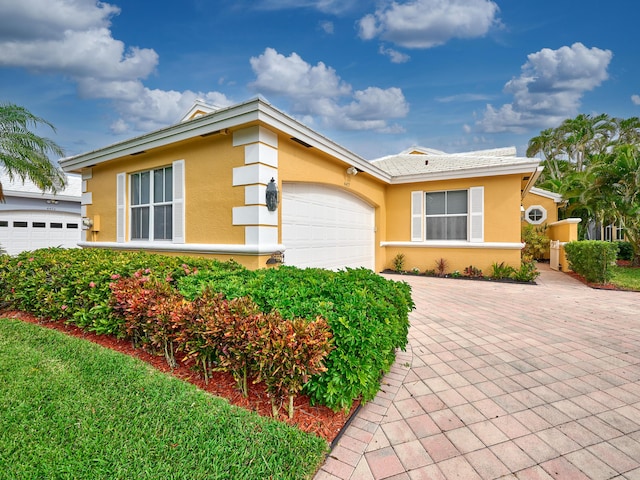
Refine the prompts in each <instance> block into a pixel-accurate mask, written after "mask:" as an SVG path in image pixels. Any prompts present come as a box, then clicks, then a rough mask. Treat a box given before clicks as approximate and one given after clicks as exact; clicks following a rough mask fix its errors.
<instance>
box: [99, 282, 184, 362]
mask: <svg viewBox="0 0 640 480" xmlns="http://www.w3.org/2000/svg"><path fill="white" fill-rule="evenodd" d="M110 288H111V293H112V295H111V299H110V303H109V304H110V306H111V308H112V309H113V311H114V312H115V313H116V314H118V315H121V316H122V317H123V318H124V333H125V335H126V336H128V337H129V338H131V339H132V340H133V342H134V344H142V345H151V346H152V347H153V348H161V349H162V351H163V353H164V356H165V358H166V360H167V363H168V364H169V366H171V367H172V368H174V367H175V366H176V365H177V363H176V360H175V344H174V339H175V334H176V327H177V326H176V324H175V322H174V318H173V317H174V312H176V311H178V310H179V306H180V304H181V303H182V301H183V299H182V296H180V295H179V294H177V293H176V292H175V291H174V290H173V289H172V288H171V286H170V285H169V284H167V283H165V282H162V281H159V280H157V279H155V278H153V277H152V276H151V271H149V270H146V271H144V272H142V271H138V272H136V273H135V274H134V276H133V277H130V278H121V279H119V280H118V281H117V282H114V283H112V284H111V285H110Z"/></svg>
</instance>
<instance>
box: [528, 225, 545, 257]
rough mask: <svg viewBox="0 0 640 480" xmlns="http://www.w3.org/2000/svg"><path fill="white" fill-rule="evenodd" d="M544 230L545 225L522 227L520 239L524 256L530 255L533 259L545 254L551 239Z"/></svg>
mask: <svg viewBox="0 0 640 480" xmlns="http://www.w3.org/2000/svg"><path fill="white" fill-rule="evenodd" d="M546 231H547V225H544V226H535V225H525V226H524V227H522V241H523V242H524V244H525V246H524V249H523V250H522V254H523V255H524V256H530V257H532V258H533V259H534V260H540V259H542V258H544V256H545V254H546V253H547V252H548V251H549V243H551V240H550V239H549V237H547V235H546V233H545V232H546Z"/></svg>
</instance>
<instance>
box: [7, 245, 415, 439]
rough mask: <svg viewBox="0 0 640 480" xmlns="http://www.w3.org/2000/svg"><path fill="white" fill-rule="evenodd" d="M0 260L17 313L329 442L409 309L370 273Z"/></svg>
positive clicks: (373, 380) (181, 262) (396, 285)
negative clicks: (142, 359) (105, 347)
mask: <svg viewBox="0 0 640 480" xmlns="http://www.w3.org/2000/svg"><path fill="white" fill-rule="evenodd" d="M1 260H2V264H1V265H0V294H1V296H2V298H1V300H2V301H3V303H4V308H5V310H7V311H9V310H12V311H14V313H13V316H17V317H20V318H23V319H25V320H28V321H31V322H38V323H40V322H42V323H43V324H44V325H47V326H50V327H53V328H56V329H59V330H62V331H65V332H67V333H70V334H73V335H76V336H80V337H83V338H86V339H90V340H92V341H94V342H97V343H101V344H103V345H106V346H108V347H109V348H113V349H116V350H118V351H121V352H124V353H127V354H129V355H134V356H137V357H140V358H144V359H145V360H146V361H148V362H150V363H152V364H154V365H155V366H157V367H158V368H160V369H162V370H163V371H173V372H174V374H175V375H177V376H179V377H180V378H183V379H185V380H188V381H190V382H191V383H194V384H196V385H198V386H200V387H202V388H203V389H204V390H207V391H210V392H211V393H214V394H216V395H220V396H224V397H225V398H229V400H230V401H231V402H232V403H234V404H236V405H240V406H243V407H245V408H248V409H250V410H254V411H257V412H259V413H260V414H263V415H269V416H271V415H273V416H275V417H277V418H280V419H282V420H284V421H287V422H288V423H291V424H294V425H297V426H298V427H299V428H300V429H301V430H304V431H309V432H313V433H316V434H317V435H320V436H322V437H323V438H325V439H326V440H328V441H332V440H333V439H334V438H335V436H336V435H337V434H338V432H339V431H340V429H341V428H342V426H343V425H344V423H345V422H346V421H347V419H348V418H349V415H350V412H352V411H353V409H354V408H355V407H356V406H357V405H358V404H359V403H360V402H366V401H369V400H371V399H373V398H374V397H375V395H376V393H377V391H378V390H379V388H380V380H381V378H382V376H383V375H384V373H386V372H387V371H388V370H389V368H390V367H391V365H392V364H393V362H394V361H395V352H396V349H398V348H400V349H403V348H404V347H405V346H406V344H407V334H408V328H409V322H408V313H409V311H410V310H411V309H412V308H413V302H412V300H411V296H410V287H409V286H408V285H407V284H406V283H404V282H395V281H391V280H386V279H384V278H383V277H381V276H379V275H376V274H374V273H373V272H371V271H368V270H365V269H355V270H350V269H347V270H346V271H340V272H331V271H325V270H317V269H308V270H301V269H296V268H293V267H280V268H278V269H267V270H263V271H249V270H246V269H244V268H243V267H242V266H240V265H238V264H237V263H234V262H226V263H221V262H216V261H209V260H204V259H193V258H176V257H165V256H161V255H150V254H143V253H126V252H111V251H101V250H90V249H85V250H62V249H43V250H39V251H35V252H26V253H24V254H21V255H18V256H17V257H2V259H1ZM16 312H24V313H16ZM134 346H137V347H139V348H134ZM163 357H164V358H163ZM243 390H244V392H243Z"/></svg>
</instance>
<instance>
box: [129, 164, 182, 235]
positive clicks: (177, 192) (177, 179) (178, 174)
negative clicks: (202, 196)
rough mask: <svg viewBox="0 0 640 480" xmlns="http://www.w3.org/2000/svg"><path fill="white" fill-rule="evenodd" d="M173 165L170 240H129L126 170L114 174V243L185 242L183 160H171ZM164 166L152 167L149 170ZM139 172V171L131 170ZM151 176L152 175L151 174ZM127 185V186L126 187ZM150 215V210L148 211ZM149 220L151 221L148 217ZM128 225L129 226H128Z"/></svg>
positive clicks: (150, 231)
mask: <svg viewBox="0 0 640 480" xmlns="http://www.w3.org/2000/svg"><path fill="white" fill-rule="evenodd" d="M171 166H172V167H173V175H172V177H173V185H172V188H173V201H172V205H173V209H172V211H173V219H172V223H173V231H172V239H171V240H151V239H149V240H135V241H132V240H131V228H130V225H129V224H128V223H127V222H128V221H130V219H131V181H130V180H129V178H130V175H131V174H128V173H127V172H121V173H118V174H117V175H116V243H126V244H127V245H128V246H129V247H130V246H131V245H132V244H133V243H136V244H139V245H142V244H144V245H161V244H164V245H166V244H183V243H185V201H184V199H185V175H184V160H176V161H174V162H172V164H171ZM158 168H164V167H156V168H152V169H150V170H149V171H150V172H151V173H153V171H154V170H156V169H158ZM145 171H146V170H145ZM132 173H140V172H132ZM152 176H153V175H152ZM127 184H128V185H127ZM127 187H128V188H127ZM150 215H151V212H150ZM150 222H152V220H151V218H150ZM128 227H129V228H128ZM152 227H153V224H150V227H149V228H150V230H149V233H150V235H151V233H152V230H151V228H152Z"/></svg>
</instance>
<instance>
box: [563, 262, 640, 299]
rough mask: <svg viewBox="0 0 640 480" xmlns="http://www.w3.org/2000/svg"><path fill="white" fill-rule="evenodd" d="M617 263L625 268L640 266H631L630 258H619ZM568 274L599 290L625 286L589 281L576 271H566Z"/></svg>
mask: <svg viewBox="0 0 640 480" xmlns="http://www.w3.org/2000/svg"><path fill="white" fill-rule="evenodd" d="M616 264H617V265H618V266H619V267H625V268H640V267H632V266H631V262H630V261H629V260H617V261H616ZM565 273H566V274H567V275H569V276H571V277H573V278H575V279H576V280H579V281H581V282H582V283H584V284H585V285H587V286H589V287H591V288H597V289H599V290H621V291H624V290H625V289H624V288H620V287H617V286H616V285H613V284H612V283H593V282H587V279H586V278H584V277H583V276H582V275H580V274H579V273H576V272H574V271H568V272H565Z"/></svg>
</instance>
